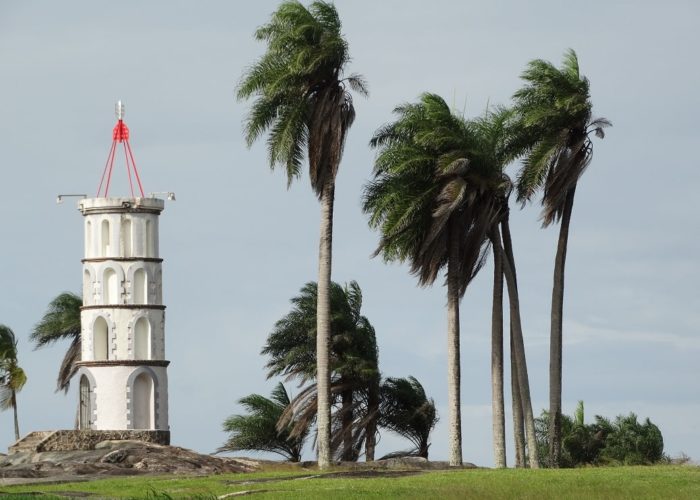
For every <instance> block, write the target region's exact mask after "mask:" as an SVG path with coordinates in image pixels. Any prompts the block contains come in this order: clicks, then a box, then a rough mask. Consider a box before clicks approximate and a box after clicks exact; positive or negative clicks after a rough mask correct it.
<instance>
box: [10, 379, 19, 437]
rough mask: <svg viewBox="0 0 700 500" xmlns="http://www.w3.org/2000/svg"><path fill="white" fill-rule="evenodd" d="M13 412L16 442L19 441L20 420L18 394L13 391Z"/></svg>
mask: <svg viewBox="0 0 700 500" xmlns="http://www.w3.org/2000/svg"><path fill="white" fill-rule="evenodd" d="M11 397H12V401H11V404H12V410H13V411H14V414H15V441H19V419H18V418H17V393H16V392H15V390H14V389H12V396H11Z"/></svg>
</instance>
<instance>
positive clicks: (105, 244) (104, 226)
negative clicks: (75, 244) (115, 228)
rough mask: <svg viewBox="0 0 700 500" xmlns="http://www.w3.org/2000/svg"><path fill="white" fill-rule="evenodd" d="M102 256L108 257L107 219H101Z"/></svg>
mask: <svg viewBox="0 0 700 500" xmlns="http://www.w3.org/2000/svg"><path fill="white" fill-rule="evenodd" d="M101 233H102V234H101V236H102V257H108V256H109V253H110V251H111V247H110V242H109V221H108V220H107V219H105V220H103V221H102V231H101Z"/></svg>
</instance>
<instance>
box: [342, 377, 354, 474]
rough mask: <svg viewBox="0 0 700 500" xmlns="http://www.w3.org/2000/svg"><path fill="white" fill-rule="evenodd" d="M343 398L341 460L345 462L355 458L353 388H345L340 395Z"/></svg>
mask: <svg viewBox="0 0 700 500" xmlns="http://www.w3.org/2000/svg"><path fill="white" fill-rule="evenodd" d="M340 397H341V399H342V405H343V407H342V409H341V415H342V419H341V425H342V430H341V432H342V433H343V445H342V446H343V451H342V453H341V457H342V458H341V460H343V461H344V462H352V461H353V459H354V456H353V455H354V448H353V439H352V428H353V420H354V419H353V411H352V399H353V398H352V389H348V390H344V391H343V392H342V394H341V395H340Z"/></svg>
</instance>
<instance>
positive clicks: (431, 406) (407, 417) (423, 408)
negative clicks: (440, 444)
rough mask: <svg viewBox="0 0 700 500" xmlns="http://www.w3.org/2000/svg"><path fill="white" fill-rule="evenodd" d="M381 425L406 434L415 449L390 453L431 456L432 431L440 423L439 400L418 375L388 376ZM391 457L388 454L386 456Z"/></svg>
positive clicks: (382, 404) (393, 454)
mask: <svg viewBox="0 0 700 500" xmlns="http://www.w3.org/2000/svg"><path fill="white" fill-rule="evenodd" d="M380 415H381V416H380V419H379V424H380V425H381V426H382V427H384V428H386V429H389V430H391V431H393V432H395V433H396V434H398V435H400V436H403V437H404V438H406V439H408V440H409V441H410V442H411V443H412V444H413V446H414V447H413V449H411V450H408V451H402V452H394V453H392V454H390V455H389V456H399V455H401V456H407V455H409V456H418V457H423V458H428V449H429V448H430V433H431V432H432V430H433V428H434V427H435V425H436V424H437V422H438V416H437V410H436V409H435V401H433V399H432V398H428V397H427V396H426V394H425V390H424V389H423V386H422V385H421V383H420V382H418V380H416V379H415V378H414V377H408V378H387V379H386V380H385V381H384V383H383V384H382V389H381V405H380ZM384 458H387V457H384Z"/></svg>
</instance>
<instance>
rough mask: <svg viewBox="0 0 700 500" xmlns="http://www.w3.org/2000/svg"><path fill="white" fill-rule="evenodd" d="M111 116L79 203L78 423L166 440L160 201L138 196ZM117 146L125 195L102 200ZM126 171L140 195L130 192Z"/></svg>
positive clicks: (125, 133) (122, 127) (122, 135)
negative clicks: (101, 166) (110, 129)
mask: <svg viewBox="0 0 700 500" xmlns="http://www.w3.org/2000/svg"><path fill="white" fill-rule="evenodd" d="M117 118H118V123H117V125H116V126H115V128H114V135H113V143H112V149H111V151H110V157H109V159H108V161H107V165H106V166H105V173H104V174H103V176H102V182H101V183H100V188H98V194H97V197H95V198H86V199H83V200H81V201H80V204H79V210H80V211H81V213H82V215H83V217H84V230H85V249H84V258H83V260H82V262H83V307H82V309H81V315H80V321H81V325H82V332H81V341H82V352H81V361H80V362H79V363H78V367H79V368H78V373H77V374H78V379H79V381H80V382H79V387H80V410H79V418H78V422H79V427H80V429H84V430H88V429H91V430H96V431H161V432H159V434H161V435H165V436H167V438H166V440H167V441H169V432H168V431H169V425H168V377H167V371H166V370H167V366H168V364H169V363H170V362H169V361H166V359H165V306H164V305H163V283H162V277H163V273H162V262H163V259H161V258H160V252H159V245H158V218H159V216H160V213H161V212H162V211H163V208H164V201H163V200H162V199H158V198H155V197H145V196H144V194H143V189H142V187H141V181H140V178H139V176H138V172H137V170H136V166H135V164H134V161H133V154H132V152H131V147H130V146H129V130H128V128H127V127H126V124H124V123H123V120H122V118H123V107H122V106H121V103H118V104H117ZM120 145H121V146H123V148H124V154H125V156H126V165H127V172H128V175H129V184H130V186H131V197H109V194H108V192H109V184H110V180H111V173H112V165H113V163H114V155H115V151H117V150H118V149H119V146H120ZM132 171H133V174H134V176H135V178H136V180H137V181H138V189H139V192H140V196H135V195H134V192H133V184H132V182H133V181H132ZM105 174H106V175H105ZM105 179H106V181H107V182H106V185H105V189H104V195H103V196H101V194H102V186H103V184H104V181H105ZM163 431H165V432H163Z"/></svg>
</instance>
